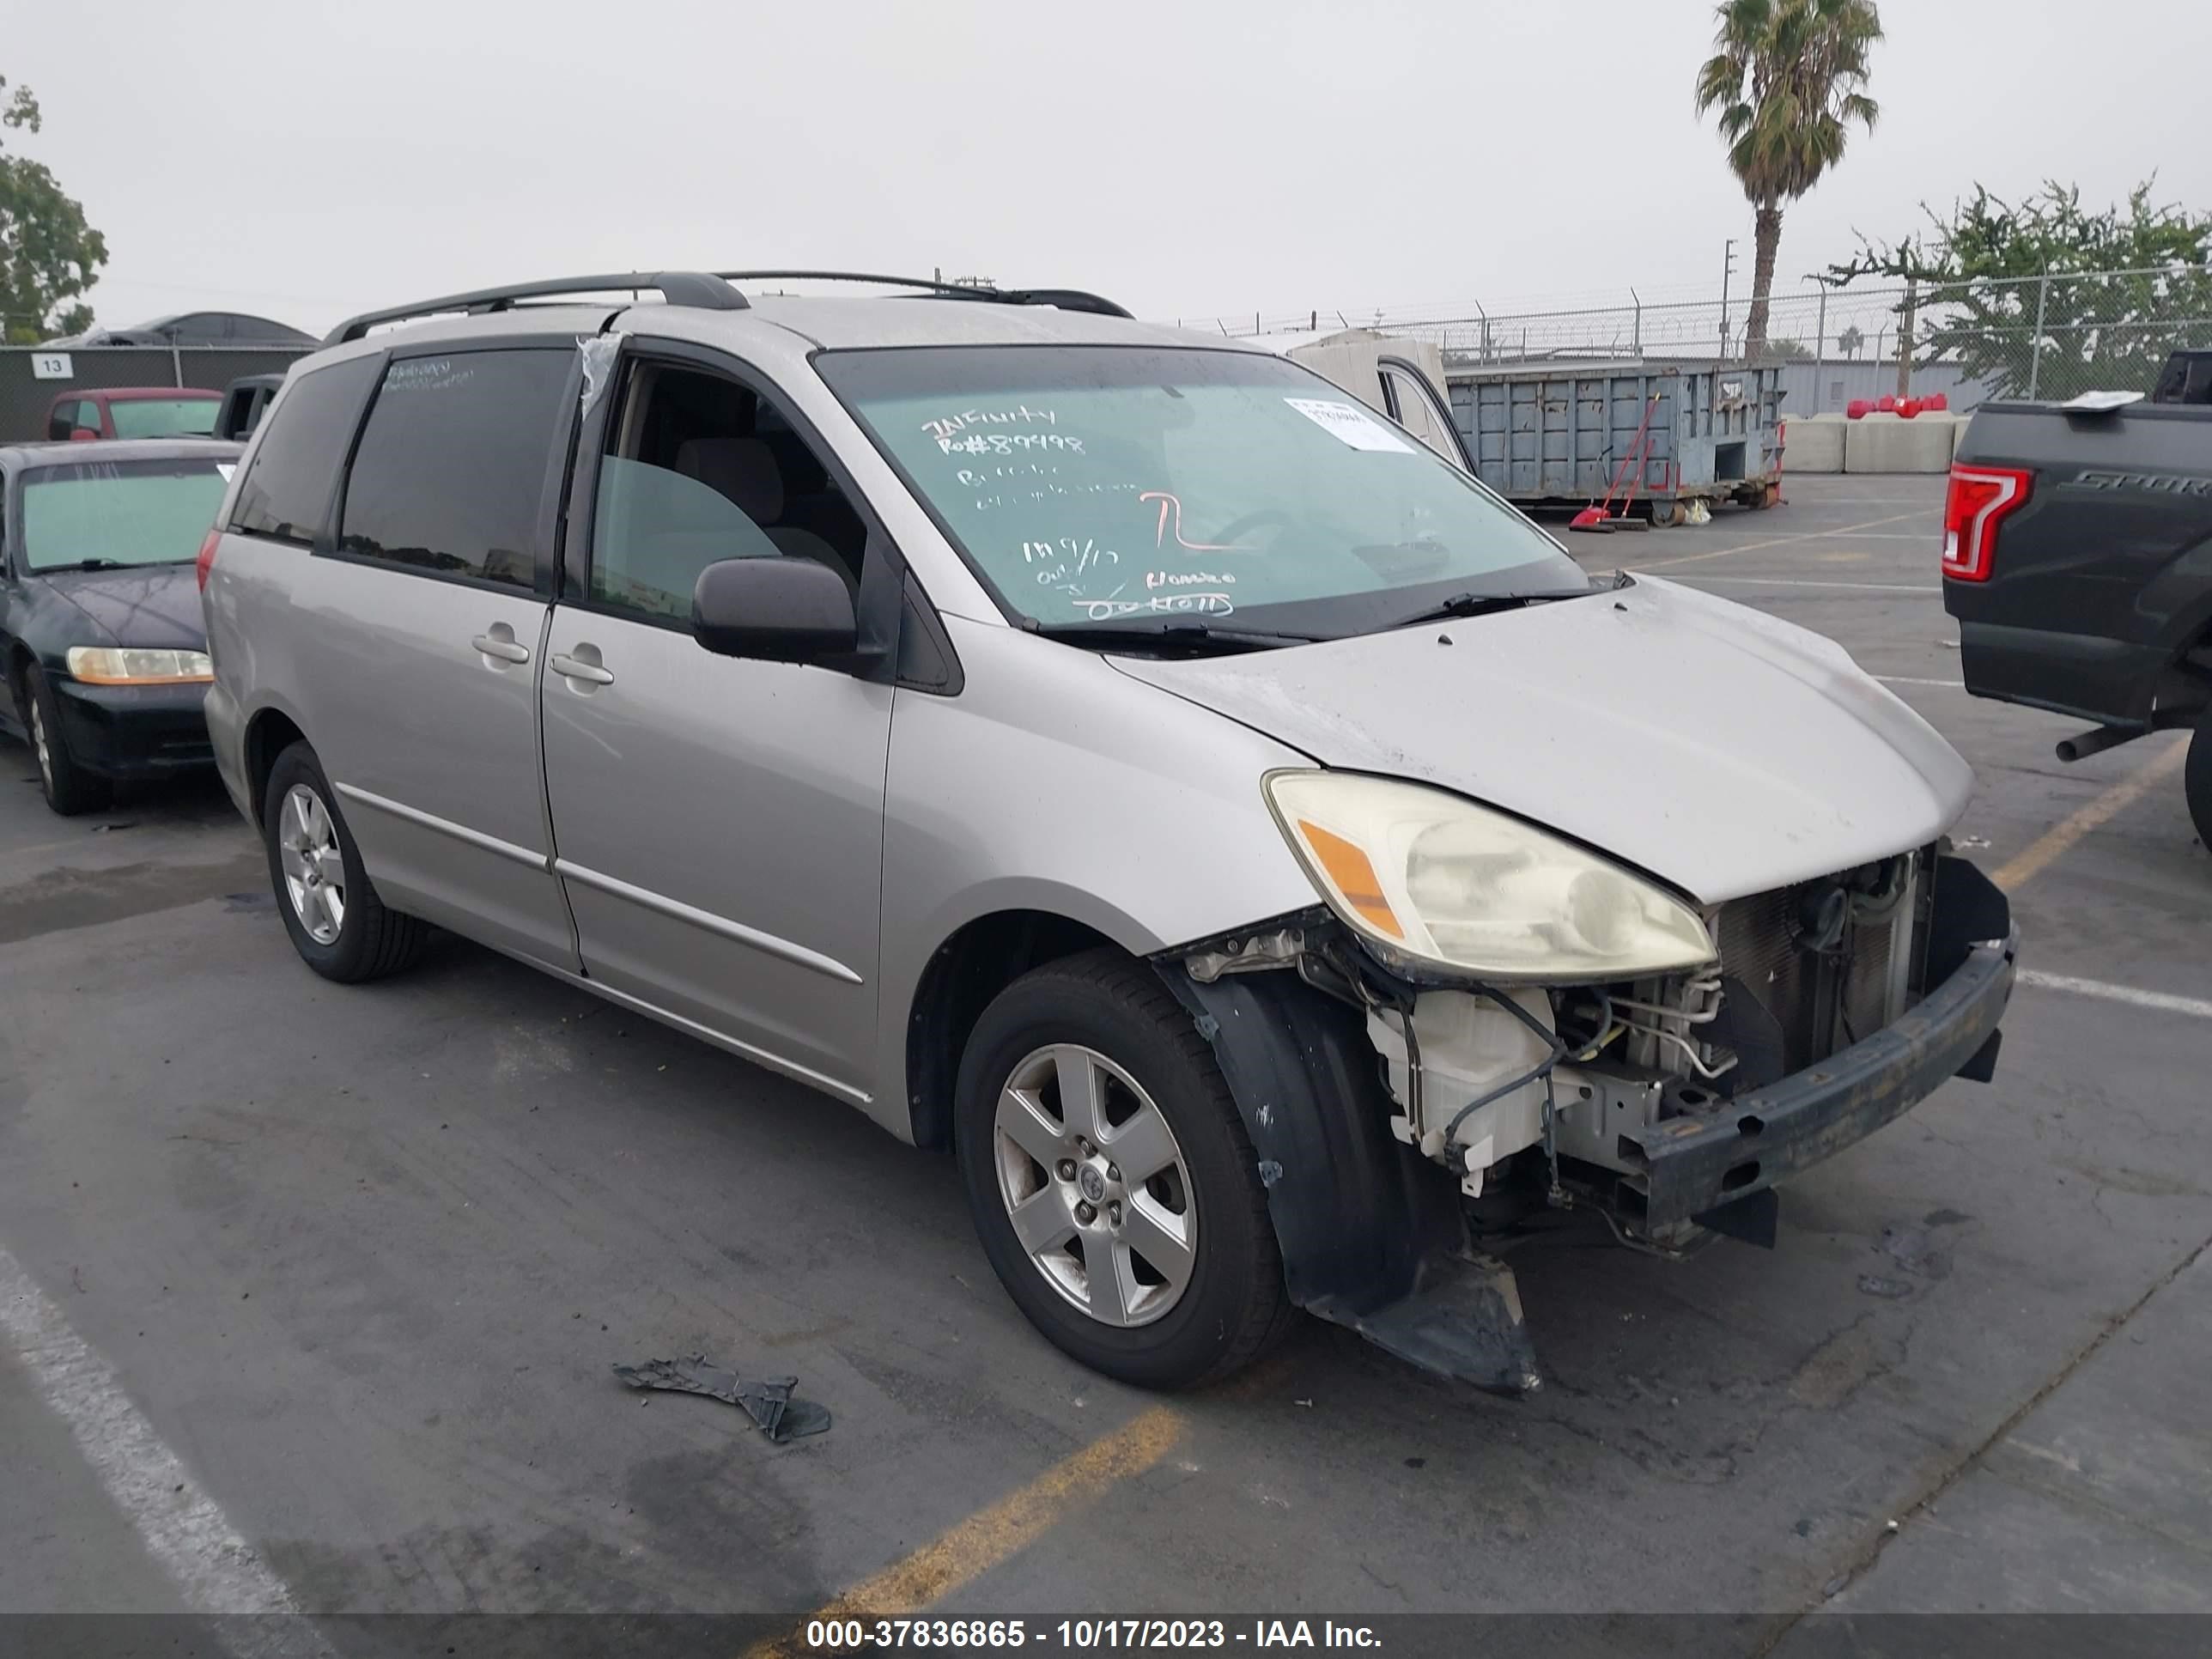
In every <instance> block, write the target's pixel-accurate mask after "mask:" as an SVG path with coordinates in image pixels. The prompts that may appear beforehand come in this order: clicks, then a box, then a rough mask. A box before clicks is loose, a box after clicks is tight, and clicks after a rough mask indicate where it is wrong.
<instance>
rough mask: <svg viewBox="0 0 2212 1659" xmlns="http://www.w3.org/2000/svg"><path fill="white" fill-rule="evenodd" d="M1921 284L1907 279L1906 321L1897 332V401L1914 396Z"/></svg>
mask: <svg viewBox="0 0 2212 1659" xmlns="http://www.w3.org/2000/svg"><path fill="white" fill-rule="evenodd" d="M1919 300H1920V284H1919V283H1918V281H1917V279H1915V278H1913V277H1911V276H1908V277H1906V278H1905V320H1904V322H1903V323H1902V325H1900V326H1899V329H1898V331H1897V401H1898V402H1899V403H1903V402H1904V401H1905V399H1906V398H1909V397H1911V395H1912V342H1913V339H1914V337H1915V336H1916V334H1917V329H1918V313H1919V308H1920V305H1919Z"/></svg>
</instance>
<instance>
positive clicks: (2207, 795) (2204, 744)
mask: <svg viewBox="0 0 2212 1659" xmlns="http://www.w3.org/2000/svg"><path fill="white" fill-rule="evenodd" d="M2182 787H2183V788H2184V790H2185V792H2186V793H2187V794H2188V798H2189V816H2190V817H2191V818H2192V819H2193V820H2195V822H2196V824H2197V840H2199V841H2201V842H2203V843H2204V845H2205V846H2206V848H2212V708H2207V709H2205V711H2204V712H2203V714H2199V715H2198V716H2197V735H2196V736H2195V737H2193V738H2190V740H2189V766H2188V769H2187V770H2186V771H2185V772H2184V773H2183V774H2182Z"/></svg>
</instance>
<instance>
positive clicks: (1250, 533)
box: [815, 346, 1589, 638]
mask: <svg viewBox="0 0 2212 1659" xmlns="http://www.w3.org/2000/svg"><path fill="white" fill-rule="evenodd" d="M815 363H816V366H817V368H819V370H820V372H821V374H822V375H823V379H824V380H827V381H828V382H829V386H830V387H831V389H832V390H834V391H835V392H836V393H837V395H838V396H839V397H840V398H842V400H843V401H844V403H845V404H846V406H847V407H848V409H850V410H852V411H853V412H854V415H855V416H857V417H858V418H859V420H860V422H861V423H862V424H863V425H865V426H866V428H867V429H868V431H869V433H870V435H872V437H873V438H874V439H875V441H876V444H877V446H878V447H879V448H880V449H881V450H882V451H883V452H884V454H885V456H886V457H887V458H888V459H890V461H891V463H892V464H893V465H895V466H896V467H897V468H898V470H899V471H901V472H902V474H903V475H904V476H905V477H906V479H907V481H908V483H909V484H911V485H912V487H913V488H914V489H915V492H916V493H917V494H918V495H920V496H921V498H922V499H923V501H925V502H926V504H927V506H928V507H930V508H931V510H932V511H933V513H934V514H935V516H936V518H937V520H938V521H939V524H940V525H941V526H943V527H944V528H945V531H946V532H947V533H948V534H949V535H950V536H951V538H952V540H953V542H954V544H956V545H957V546H958V547H959V548H960V550H962V551H963V553H964V554H965V555H966V556H967V559H968V562H969V564H970V566H971V567H972V568H974V569H975V571H976V573H977V574H979V575H981V577H982V578H983V580H985V581H986V582H987V583H988V584H989V585H990V586H991V588H992V589H993V590H994V592H995V593H996V594H997V595H998V597H999V599H1000V601H1001V602H1002V604H1004V605H1006V607H1007V609H1008V610H1009V611H1012V612H1013V613H1015V614H1016V615H1018V617H1024V618H1027V619H1029V620H1030V621H1031V622H1033V623H1038V624H1041V625H1044V626H1047V627H1070V628H1075V627H1084V628H1089V627H1115V628H1120V627H1127V628H1130V629H1133V630H1146V629H1162V630H1164V629H1169V628H1171V627H1177V626H1180V627H1182V628H1184V629H1188V628H1189V625H1190V624H1191V623H1194V622H1196V623H1205V624H1206V625H1207V626H1208V627H1212V626H1214V625H1216V624H1219V625H1220V626H1221V627H1223V628H1225V629H1228V628H1233V629H1239V630H1249V631H1253V632H1258V633H1263V634H1264V633H1279V634H1282V635H1292V636H1297V637H1304V638H1328V637H1336V636H1340V635H1348V634H1359V633H1367V632H1371V631H1373V630H1374V629H1379V628H1386V627H1389V626H1390V625H1391V624H1393V623H1397V622H1401V621H1404V620H1406V619H1407V618H1408V617H1413V616H1417V615H1419V614H1421V613H1422V612H1423V611H1425V610H1428V609H1430V608H1431V607H1433V606H1436V605H1441V604H1444V603H1446V602H1450V603H1451V604H1453V605H1460V606H1466V605H1473V604H1474V603H1478V602H1480V601H1481V600H1484V599H1492V598H1495V599H1499V600H1500V601H1504V600H1507V599H1551V598H1563V597H1566V596H1569V595H1573V594H1579V593H1584V592H1589V579H1588V578H1587V577H1586V576H1584V575H1583V573H1582V571H1581V570H1580V569H1579V568H1577V566H1576V565H1575V563H1574V562H1573V561H1572V560H1571V559H1569V558H1568V557H1567V556H1566V555H1565V554H1564V553H1563V552H1561V551H1560V550H1559V545H1558V544H1556V543H1555V542H1553V540H1552V539H1551V538H1549V537H1548V536H1547V535H1545V534H1544V533H1543V532H1541V530H1539V529H1537V528H1536V526H1534V525H1533V524H1531V523H1529V522H1528V520H1526V519H1523V518H1522V516H1521V515H1520V514H1519V513H1516V512H1514V511H1513V510H1512V509H1511V508H1510V507H1507V506H1505V505H1504V503H1503V502H1501V501H1498V499H1497V498H1496V497H1495V496H1493V495H1491V494H1490V493H1489V492H1488V491H1486V489H1483V488H1482V487H1481V486H1480V485H1479V484H1477V483H1475V482H1474V480H1473V479H1472V478H1470V477H1468V476H1467V474H1466V473H1465V472H1463V471H1461V469H1460V468H1458V467H1457V466H1455V465H1452V464H1451V463H1449V462H1448V461H1446V460H1443V459H1441V458H1440V457H1438V456H1437V455H1435V454H1433V453H1431V452H1430V451H1429V450H1428V449H1426V448H1425V447H1423V446H1422V445H1421V444H1420V443H1419V442H1417V441H1415V440H1414V439H1413V438H1412V437H1410V436H1408V435H1407V434H1406V433H1405V432H1403V431H1401V429H1400V428H1398V427H1396V426H1395V425H1393V424H1392V423H1391V422H1389V421H1388V420H1387V419H1385V418H1384V417H1383V416H1380V415H1378V414H1376V413H1375V412H1374V411H1373V410H1370V409H1368V408H1366V407H1365V406H1364V405H1363V404H1360V403H1359V402H1358V401H1357V400H1356V399H1354V398H1352V396H1351V395H1350V394H1349V393H1347V392H1342V391H1340V390H1339V389H1338V388H1337V387H1336V386H1333V385H1331V384H1330V383H1329V382H1328V381H1326V380H1322V379H1321V378H1320V377H1318V376H1317V375H1315V374H1312V373H1310V371H1308V370H1306V369H1304V368H1301V367H1299V366H1298V365H1297V364H1295V363H1292V362H1286V361H1285V360H1283V359H1281V358H1278V357H1273V356H1262V355H1260V354H1258V353H1252V352H1237V351H1219V350H1212V349H1204V348H1180V347H1165V348H1159V347H1149V346H1146V347H1129V346H927V347H898V348H890V349H871V350H853V351H833V352H823V353H822V354H820V355H818V356H817V357H816V358H815ZM1232 617H1233V618H1234V621H1233V622H1230V621H1228V620H1227V619H1229V618H1232Z"/></svg>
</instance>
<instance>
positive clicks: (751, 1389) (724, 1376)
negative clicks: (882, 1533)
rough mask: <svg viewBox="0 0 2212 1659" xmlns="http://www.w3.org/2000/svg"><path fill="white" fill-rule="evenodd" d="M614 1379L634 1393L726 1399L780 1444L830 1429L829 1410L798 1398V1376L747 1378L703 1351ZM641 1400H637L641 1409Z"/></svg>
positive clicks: (620, 1368) (625, 1369)
mask: <svg viewBox="0 0 2212 1659" xmlns="http://www.w3.org/2000/svg"><path fill="white" fill-rule="evenodd" d="M614 1369H615V1375H616V1376H618V1377H620V1378H621V1379H622V1380H623V1383H626V1384H628V1385H629V1387H630V1388H633V1389H666V1390H668V1391H669V1392H670V1393H672V1394H703V1395H707V1396H708V1397H709V1398H710V1399H714V1400H721V1401H727V1402H728V1403H729V1404H731V1405H732V1406H737V1407H741V1408H743V1410H744V1413H745V1414H746V1415H747V1416H749V1417H750V1418H751V1419H752V1420H753V1422H754V1423H755V1424H756V1425H758V1427H759V1429H760V1431H761V1432H762V1433H763V1434H765V1435H766V1436H767V1437H769V1439H770V1440H773V1441H775V1443H777V1444H779V1445H781V1443H783V1442H785V1441H787V1440H797V1439H799V1438H801V1437H804V1436H806V1435H810V1434H820V1433H821V1432H822V1431H823V1430H825V1429H827V1428H828V1427H829V1407H826V1406H817V1405H816V1404H815V1403H814V1402H813V1401H811V1400H794V1399H793V1398H792V1395H791V1391H792V1390H793V1389H795V1388H797V1387H798V1386H799V1379H798V1378H797V1377H795V1376H763V1377H744V1376H738V1374H737V1373H736V1372H735V1371H732V1370H723V1369H722V1367H720V1365H717V1364H713V1363H711V1362H710V1361H709V1360H708V1358H707V1356H706V1355H705V1354H703V1353H695V1354H693V1355H692V1356H691V1357H690V1358H689V1359H648V1360H647V1361H646V1362H645V1363H644V1364H642V1365H617V1366H616V1367H615V1368H614ZM645 1403H646V1402H645V1401H638V1404H640V1405H643V1404H645Z"/></svg>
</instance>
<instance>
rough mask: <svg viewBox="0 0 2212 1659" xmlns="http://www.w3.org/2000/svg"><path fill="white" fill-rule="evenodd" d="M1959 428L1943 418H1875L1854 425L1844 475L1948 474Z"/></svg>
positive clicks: (1846, 445) (1846, 449) (1847, 439)
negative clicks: (1890, 473) (1864, 473)
mask: <svg viewBox="0 0 2212 1659" xmlns="http://www.w3.org/2000/svg"><path fill="white" fill-rule="evenodd" d="M1956 425H1957V422H1954V421H1953V420H1951V419H1950V418H1949V417H1948V416H1942V415H1923V416H1918V417H1917V419H1914V420H1910V421H1908V420H1904V419H1902V418H1900V417H1899V416H1895V415H1882V414H1874V415H1869V416H1866V417H1865V418H1864V419H1863V420H1857V421H1852V422H1850V423H1849V427H1848V429H1847V430H1846V432H1845V433H1844V471H1846V472H1948V471H1950V470H1951V450H1952V447H1953V445H1954V442H1955V441H1956V440H1955V439H1954V436H1953V429H1954V427H1955V426H1956Z"/></svg>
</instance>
